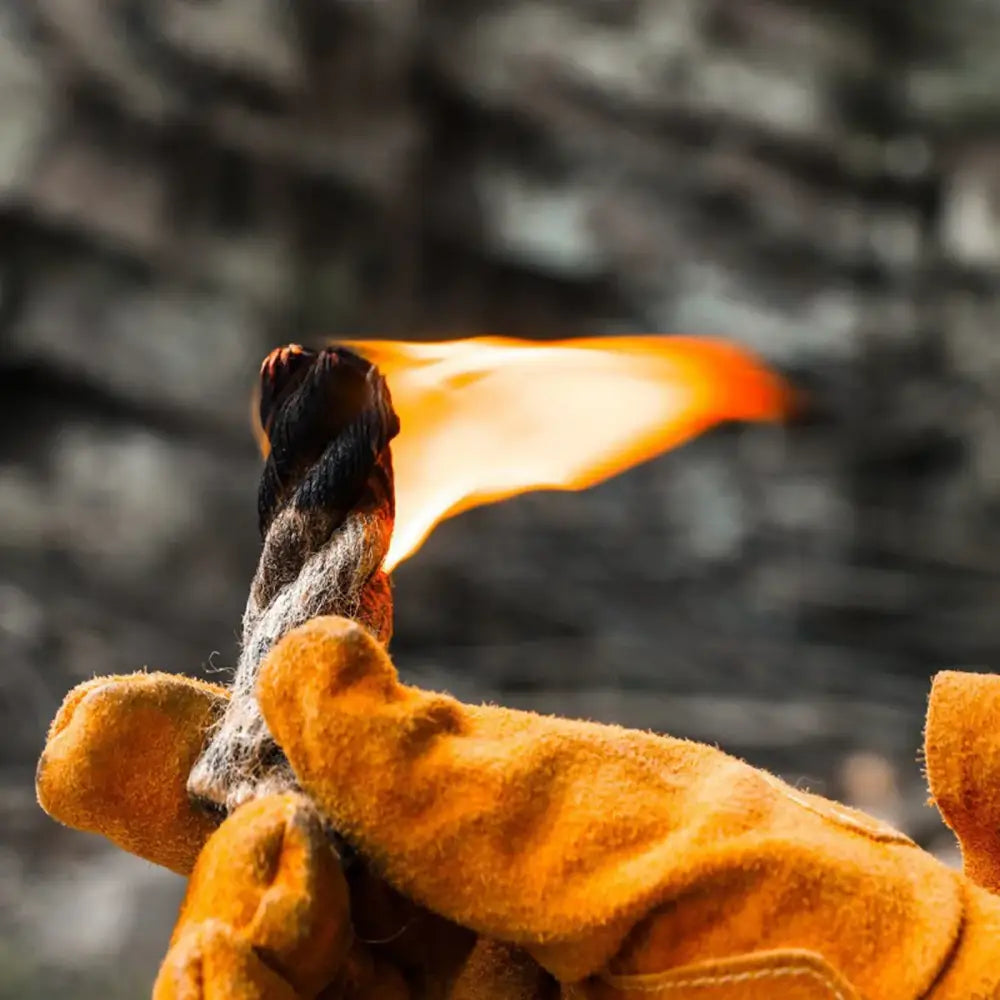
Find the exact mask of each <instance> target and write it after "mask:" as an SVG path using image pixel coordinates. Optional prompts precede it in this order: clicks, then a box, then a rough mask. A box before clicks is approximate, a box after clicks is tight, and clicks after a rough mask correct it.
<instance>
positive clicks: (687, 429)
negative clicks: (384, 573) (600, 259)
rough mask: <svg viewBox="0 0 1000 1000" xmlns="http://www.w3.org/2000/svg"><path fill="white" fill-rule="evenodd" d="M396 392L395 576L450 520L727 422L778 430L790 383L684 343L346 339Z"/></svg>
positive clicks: (639, 458)
mask: <svg viewBox="0 0 1000 1000" xmlns="http://www.w3.org/2000/svg"><path fill="white" fill-rule="evenodd" d="M342 343H344V346H345V347H348V348H350V349H352V350H354V351H356V352H357V353H359V354H361V355H363V356H364V357H366V358H368V359H369V360H370V361H372V362H374V363H375V364H376V365H377V366H378V367H379V369H380V370H381V372H382V374H383V375H384V376H385V378H386V380H387V381H388V383H389V389H390V391H391V393H392V401H393V406H394V408H395V410H396V412H397V413H398V414H399V418H400V424H401V428H402V429H401V431H400V433H399V437H398V438H397V439H396V440H395V442H394V443H393V446H392V451H393V466H394V470H395V482H396V527H395V532H394V534H393V539H392V545H391V547H390V549H389V554H388V557H387V559H386V569H387V570H392V569H394V568H395V567H396V566H398V565H399V563H401V562H402V561H403V560H404V559H406V558H407V557H409V556H411V555H413V553H414V552H416V551H417V549H419V548H420V546H421V545H422V544H423V542H424V541H425V540H426V538H427V536H428V535H429V534H430V533H431V531H432V530H433V529H434V527H435V526H436V525H437V524H439V523H440V522H441V521H443V520H445V519H446V518H449V517H453V516H454V515H455V514H458V513H460V512H461V511H464V510H468V509H470V508H471V507H477V506H480V505H481V504H486V503H491V502H494V501H497V500H502V499H505V498H507V497H511V496H515V495H517V494H520V493H525V492H528V491H530V490H541V489H555V490H581V489H585V488H586V487H588V486H593V485H595V484H596V483H599V482H602V481H603V480H605V479H608V478H609V477H611V476H614V475H616V474H617V473H619V472H623V471H624V470H625V469H628V468H631V467H632V466H634V465H637V464H638V463H640V462H643V461H645V460H646V459H649V458H652V457H654V456H655V455H658V454H660V453H661V452H664V451H666V450H668V449H669V448H673V447H676V446H677V445H679V444H682V443H683V442H685V441H687V440H689V439H690V438H692V437H694V436H696V435H697V434H699V433H701V432H702V431H704V430H706V429H707V428H708V427H710V426H712V425H713V424H716V423H719V422H721V421H725V420H777V419H780V418H781V417H782V416H784V415H785V414H786V413H787V412H788V410H789V406H790V400H791V393H790V390H789V389H788V387H787V385H786V384H785V383H784V382H783V381H782V380H781V379H780V378H779V377H778V376H776V375H774V374H773V373H771V372H769V371H768V370H767V369H766V368H764V367H763V366H762V365H761V364H760V363H759V362H757V361H756V360H754V359H753V358H752V357H751V356H750V355H748V354H747V353H746V352H744V351H742V350H740V349H739V348H737V347H735V346H733V345H731V344H728V343H725V342H722V341H718V340H706V339H695V338H689V337H655V336H650V337H603V338H592V339H591V338H588V339H582V340H565V341H559V342H537V341H520V340H511V339H507V338H501V337H477V338H473V339H471V340H453V341H445V342H442V343H430V344H428V343H409V342H406V343H404V342H395V341H375V340H373V341H346V342H342Z"/></svg>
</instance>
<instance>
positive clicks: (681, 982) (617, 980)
mask: <svg viewBox="0 0 1000 1000" xmlns="http://www.w3.org/2000/svg"><path fill="white" fill-rule="evenodd" d="M661 975H669V973H661ZM787 976H805V977H806V978H808V979H815V980H817V981H818V982H819V983H820V984H821V985H822V986H823V987H825V988H826V989H828V990H829V991H830V995H831V997H832V998H833V1000H850V996H849V994H847V993H845V992H844V991H843V990H842V989H841V988H840V986H839V985H838V984H837V983H836V982H834V980H833V979H832V978H830V977H829V976H828V975H826V973H824V972H822V971H821V970H819V969H813V968H808V967H804V966H787V967H785V968H782V969H758V970H755V971H753V972H728V973H723V974H721V975H717V976H713V975H701V976H694V977H692V978H690V979H674V980H670V981H660V982H653V981H646V982H643V981H641V980H640V981H638V982H636V981H635V980H632V981H630V979H631V977H629V976H606V977H604V978H605V982H607V983H608V985H610V986H613V987H615V986H617V987H622V988H625V989H629V990H637V991H639V992H644V993H652V992H653V991H654V990H664V991H666V990H678V989H684V988H687V987H693V988H695V989H698V988H700V987H702V986H726V985H732V984H734V983H746V982H752V981H754V980H762V979H777V978H780V977H787ZM643 978H645V977H643Z"/></svg>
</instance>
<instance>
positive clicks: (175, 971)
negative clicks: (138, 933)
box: [154, 793, 352, 1000]
mask: <svg viewBox="0 0 1000 1000" xmlns="http://www.w3.org/2000/svg"><path fill="white" fill-rule="evenodd" d="M351 942H352V931H351V921H350V904H349V902H348V892H347V884H346V882H345V881H344V876H343V873H342V872H341V870H340V863H339V859H338V858H337V856H336V854H335V853H334V851H333V849H332V847H331V846H330V843H329V841H328V840H327V837H326V833H325V831H324V829H323V825H322V823H321V822H320V819H319V817H318V816H317V814H316V812H315V810H314V809H313V807H312V806H311V805H310V804H309V803H308V802H307V801H306V800H305V799H304V798H303V797H302V796H300V795H297V794H294V793H288V794H285V795H275V796H268V797H266V798H263V799H259V800H257V801H254V802H250V803H248V804H247V805H245V806H242V807H241V808H240V809H238V810H236V812H234V813H233V814H232V816H230V817H229V818H228V819H227V820H226V821H225V823H223V824H222V826H220V827H219V829H218V830H217V831H216V832H215V833H214V834H213V835H212V837H211V838H210V839H209V841H208V843H207V844H206V845H205V847H204V849H203V851H202V852H201V855H200V857H199V858H198V863H197V864H196V865H195V868H194V871H193V872H192V874H191V879H190V882H189V884H188V890H187V895H186V896H185V899H184V903H183V905H182V907H181V912H180V916H179V918H178V921H177V926H176V928H175V930H174V935H173V938H172V940H171V948H170V952H169V953H168V955H167V959H166V960H165V962H164V964H163V967H162V969H161V972H160V976H159V978H158V980H157V987H156V992H155V994H154V996H156V997H157V998H159V997H163V998H166V997H175V996H177V997H180V996H184V995H185V994H184V992H183V991H184V990H188V991H190V990H191V989H193V988H195V986H197V985H198V984H200V988H201V989H202V990H203V993H202V994H192V995H193V996H195V997H200V996H204V997H206V998H208V997H215V996H218V997H220V998H221V997H223V996H233V997H244V996H246V997H254V998H257V997H260V998H264V997H268V998H269V997H271V996H274V997H275V998H278V997H284V996H286V995H287V996H289V997H292V996H295V997H300V998H302V1000H310V998H312V997H315V996H316V995H317V994H318V993H319V992H320V991H321V990H323V989H325V988H326V987H327V986H328V985H329V984H330V983H331V982H333V981H334V980H335V979H336V978H337V976H338V975H339V974H340V972H341V968H342V966H343V964H344V960H345V958H346V956H347V954H348V949H349V948H350V945H351ZM279 983H281V984H284V985H283V987H282V989H280V990H279V988H278V986H277V985H276V984H279ZM192 984H194V985H192Z"/></svg>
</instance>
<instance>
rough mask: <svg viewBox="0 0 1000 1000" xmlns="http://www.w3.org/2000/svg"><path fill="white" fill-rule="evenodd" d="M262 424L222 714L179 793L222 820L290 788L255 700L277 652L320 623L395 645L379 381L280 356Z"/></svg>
mask: <svg viewBox="0 0 1000 1000" xmlns="http://www.w3.org/2000/svg"><path fill="white" fill-rule="evenodd" d="M260 421H261V427H262V429H263V432H264V434H265V435H266V443H267V446H268V448H269V451H268V456H267V462H266V464H265V467H264V471H263V473H262V476H261V481H260V488H259V491H258V510H259V518H260V528H261V535H262V537H263V548H262V551H261V557H260V561H259V563H258V566H257V572H256V574H255V575H254V579H253V583H252V585H251V588H250V596H249V598H248V600H247V606H246V610H245V612H244V615H243V636H242V643H241V652H240V657H239V660H238V663H237V667H236V672H235V674H234V677H233V684H232V688H231V696H230V701H229V705H228V707H227V709H226V711H225V713H224V714H223V716H222V717H221V719H220V720H219V722H218V723H217V725H216V727H215V729H214V730H213V732H212V733H211V734H210V738H209V741H208V744H207V746H206V748H205V751H204V752H203V754H202V755H201V757H200V758H199V760H198V762H197V763H196V765H195V767H194V768H193V770H192V772H191V775H190V778H189V781H188V791H189V793H190V794H191V796H192V798H194V799H195V800H196V801H198V802H201V803H203V804H205V805H206V806H209V807H212V808H216V809H219V810H221V811H224V812H230V811H232V810H233V809H235V808H236V807H237V806H238V805H240V804H241V803H243V802H245V801H247V800H249V799H252V798H255V797H257V796H260V795H264V794H270V793H273V792H280V791H286V790H288V789H291V788H294V787H295V779H294V776H293V774H292V772H291V769H290V767H289V766H288V763H287V761H286V760H285V759H284V756H283V754H282V753H281V751H280V749H279V748H278V747H277V745H276V744H275V742H274V740H273V739H272V737H271V735H270V733H269V732H268V730H267V726H266V724H265V722H264V719H263V718H262V716H261V713H260V708H259V706H258V705H257V700H256V698H255V695H254V691H255V687H256V682H257V675H258V673H259V671H260V665H261V663H262V661H263V659H264V657H265V656H266V655H267V653H268V651H269V650H270V649H271V648H272V647H273V646H274V644H275V643H276V642H278V640H280V639H281V638H282V636H284V635H285V634H286V633H288V632H289V631H290V630H292V629H294V628H296V627H297V626H299V625H302V624H303V623H305V622H306V621H308V620H309V619H311V618H314V617H316V616H318V615H330V614H335V615H341V616H342V617H345V618H352V619H354V620H355V621H357V622H359V623H360V624H361V625H363V626H364V627H365V628H367V629H368V630H369V631H370V632H371V633H372V634H373V635H374V636H375V637H376V638H378V639H379V640H380V641H381V642H383V643H387V642H388V641H389V638H390V636H391V634H392V592H391V589H390V585H389V579H388V576H387V575H386V573H385V572H384V571H383V570H382V563H383V561H384V559H385V556H386V553H387V552H388V549H389V541H390V538H391V536H392V528H393V517H394V513H395V500H394V493H393V480H392V458H391V452H390V449H389V442H390V441H391V440H392V438H393V437H395V435H396V434H397V433H398V431H399V421H398V418H397V417H396V414H395V412H394V410H393V409H392V401H391V398H390V395H389V390H388V387H387V386H386V384H385V381H384V379H383V378H382V376H381V375H380V374H379V373H378V370H377V369H376V368H375V367H374V366H372V365H371V364H369V363H368V362H367V361H365V360H364V359H362V358H360V357H358V356H357V355H356V354H353V353H352V352H350V351H347V350H345V349H344V348H339V347H333V348H326V349H324V350H323V351H320V352H314V351H309V350H305V349H303V348H300V347H297V346H292V347H286V348H280V349H278V350H276V351H273V352H272V353H271V354H270V355H269V356H268V358H267V359H266V360H265V361H264V364H263V365H262V367H261V377H260Z"/></svg>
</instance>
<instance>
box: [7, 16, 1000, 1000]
mask: <svg viewBox="0 0 1000 1000" xmlns="http://www.w3.org/2000/svg"><path fill="white" fill-rule="evenodd" d="M998 51H1000V2H997V0H949V2H947V3H945V2H943V0H925V2H924V3H921V4H904V3H901V2H899V0H856V2H850V0H839V2H834V0H824V2H822V3H821V2H818V0H815V2H808V0H743V2H740V3H733V2H732V0H292V2H289V0H285V2H281V0H197V2H196V0H158V2H157V0H115V2H111V0H104V2H101V0H32V2H30V3H29V2H28V0H0V413H2V420H0V996H2V997H8V996H9V997H12V998H13V997H17V998H18V1000H31V998H34V997H50V996H53V995H66V996H73V997H75V998H81V1000H83V998H88V997H102V998H104V997H107V998H118V997H121V998H125V997H129V998H139V997H142V996H145V995H147V993H148V988H149V984H150V982H151V980H152V976H153V974H154V970H155V967H156V963H157V961H158V959H159V957H160V956H161V954H162V952H163V950H164V946H165V943H166V940H167V936H168V933H169V927H170V924H171V921H172V919H173V916H174V912H175V907H176V903H177V900H178V898H179V894H180V892H181V890H182V885H181V883H180V881H179V880H177V879H174V878H172V877H169V876H166V875H163V874H162V873H160V872H158V871H156V870H154V869H153V868H152V867H151V866H148V865H145V864H143V863H140V862H138V861H135V860H133V859H130V858H128V857H126V856H124V855H121V854H119V853H117V852H114V851H111V850H109V849H107V848H106V847H105V846H104V845H103V844H101V843H98V842H95V841H92V840H91V839H90V838H87V837H84V836H82V835H76V834H71V833H67V832H65V831H62V830H60V829H59V828H57V827H56V826H55V825H54V824H53V823H51V822H50V821H49V820H47V819H46V818H45V817H44V816H43V815H41V813H40V812H39V810H38V809H37V807H36V805H35V803H34V798H33V789H32V778H33V768H34V763H35V760H36V758H37V755H38V752H39V749H40V747H41V743H42V739H43V732H44V729H45V726H46V725H47V723H48V721H49V719H50V718H51V716H52V714H53V712H54V711H55V709H56V707H57V705H58V703H59V701H60V699H61V697H62V695H63V694H64V693H65V691H66V690H67V689H68V688H69V687H70V686H71V685H72V684H74V683H76V682H77V681H80V680H82V679H85V678H87V677H90V676H92V675H93V674H94V673H98V672H112V671H130V670H133V669H135V668H137V667H139V666H142V665H144V664H148V665H150V666H153V667H159V668H164V669H169V670H183V671H188V672H193V673H198V674H204V673H205V672H206V671H221V670H224V669H225V668H227V667H228V666H230V665H231V664H232V663H233V661H234V649H235V637H236V630H237V624H238V619H239V615H240V612H241V609H242V605H243V601H244V598H245V593H246V587H247V583H248V580H249V578H250V575H251V573H252V570H253V566H254V563H255V560H256V553H257V544H258V542H257V538H256V532H255V513H254V490H255V479H256V474H257V459H256V456H255V453H254V449H253V446H252V442H251V439H250V434H249V431H248V411H249V390H250V387H251V385H252V383H253V380H254V376H255V372H256V368H257V365H258V364H259V361H260V359H261V358H262V357H263V355H264V354H265V353H266V352H267V350H268V349H269V348H270V347H272V346H274V345H276V344H278V343H282V342H287V341H289V340H295V339H298V340H304V341H306V342H316V341H317V340H321V339H323V338H324V337H328V336H336V335H338V334H340V335H344V334H350V335H362V334H364V335H384V336H390V337H401V336H410V337H428V338H429V337H434V338H438V337H441V336H446V335H448V336H450V335H469V334H470V333H477V332H500V333H509V334H514V335H522V336H531V337H553V336H558V335H567V334H584V333H591V332H602V333H606V332H618V331H621V332H651V331H657V332H686V333H704V334H721V335H725V336H728V337H731V338H734V339H736V340H738V341H741V342H743V343H745V344H747V345H749V346H751V347H752V348H753V349H755V350H756V351H758V352H760V353H761V354H762V355H763V356H764V357H765V358H766V359H768V360H769V361H770V362H772V363H773V364H775V365H777V366H779V367H780V368H781V369H782V370H784V371H786V372H788V373H789V374H791V375H792V376H793V377H794V378H795V379H796V380H797V381H798V383H799V384H800V385H801V386H803V387H804V388H807V389H808V390H809V391H810V392H811V394H812V399H813V402H814V411H813V414H812V417H811V419H810V420H809V421H808V422H806V423H804V424H802V425H800V426H797V427H794V428H791V429H788V430H781V429H773V428H761V427H755V428H730V429H726V430H721V431H719V432H716V433H713V434H712V435H710V436H708V437H706V438H703V439H701V440H699V441H697V442H696V443H694V444H692V445H690V446H688V447H685V448H684V449H682V450H681V451H679V452H676V453H674V454H671V455H667V456H665V457H664V458H662V459H660V460H658V461H656V462H654V463H651V464H649V465H647V466H645V467H642V468H640V469H638V470H635V471H634V472H633V473H630V474H629V475H627V476H624V477H622V478H620V479H618V480H615V481H613V482H611V483H608V484H606V485H604V486H602V487H599V488H597V489H595V490H592V491H590V492H588V493H584V494H579V495H534V496H529V497H525V498H522V499H520V500H517V501H515V502H511V503H508V504H505V505H501V506H498V507H494V508H490V509H485V510H481V511H477V512H473V513H471V514H468V515H465V516H463V517H461V518H459V519H457V520H456V521H454V522H451V523H450V524H448V525H446V526H445V527H443V528H442V529H441V530H440V531H438V532H437V533H436V535H435V536H434V537H433V539H432V540H431V541H430V543H429V544H428V545H427V547H426V548H425V549H424V550H423V551H422V552H421V553H420V555H419V556H418V557H417V558H416V559H415V560H413V561H412V562H411V563H407V564H405V565H404V566H403V567H402V569H401V570H400V572H399V573H398V579H397V636H396V639H395V640H394V645H393V649H394V652H395V655H396V657H397V660H398V663H399V665H400V667H401V669H402V671H403V672H404V674H405V675H406V676H407V677H409V678H410V679H412V680H415V681H417V682H419V683H422V684H425V685H430V686H439V687H444V688H448V689H450V690H452V691H453V692H455V693H456V694H458V695H461V696H463V697H467V698H491V699H499V700H503V701H505V702H507V703H510V704H515V705H524V706H533V707H537V708H539V709H542V710H544V711H553V712H562V713H567V714H572V715H582V716H589V717H594V718H601V719H608V720H617V721H623V722H626V723H630V724H634V725H638V726H644V727H651V728H660V729H665V730H669V731H671V732H674V733H677V734H679V735H680V734H686V735H691V736H694V737H697V738H701V739H705V740H710V741H717V742H719V743H721V744H722V745H723V746H725V747H726V748H728V749H731V750H733V751H734V752H737V753H740V754H742V755H744V756H746V757H747V758H749V759H750V760H751V761H753V762H754V763H758V764H761V765H764V766H768V767H772V768H774V769H776V770H778V771H780V772H781V773H782V774H784V775H786V776H788V777H789V778H791V779H792V780H794V781H796V782H800V783H802V784H805V785H808V786H809V787H812V788H814V789H816V790H818V791H821V792H827V793H829V794H833V795H837V796H840V797H843V798H846V799H849V800H851V801H853V802H856V803H859V804H861V805H862V806H864V807H865V808H868V809H871V810H873V811H876V812H880V813H882V814H883V815H887V816H889V817H890V818H891V819H893V820H894V821H895V822H897V823H899V824H901V825H903V826H905V827H906V828H907V829H908V830H910V831H911V832H912V833H913V834H914V835H915V836H917V837H918V838H919V839H920V840H921V841H922V842H924V843H925V844H928V845H929V846H931V847H932V848H934V849H935V850H938V851H939V852H941V853H943V854H946V855H947V854H948V853H949V852H950V851H951V847H950V840H949V839H948V838H947V837H946V836H945V835H944V834H943V832H942V830H941V828H940V827H939V826H938V825H937V824H936V822H935V820H934V814H933V812H932V811H931V810H929V809H926V808H925V807H924V805H923V797H924V789H923V784H922V780H921V775H920V770H919V766H918V763H917V750H918V746H919V743H920V730H921V722H922V714H923V706H924V702H925V697H926V693H927V689H928V683H929V678H930V676H931V675H932V674H933V672H934V671H936V670H938V669H940V668H943V667H964V668H969V669H981V668H988V667H989V666H990V664H991V662H992V660H993V657H994V651H995V650H996V649H997V648H998V647H1000V615H998V614H997V607H998V605H1000V517H998V513H1000V419H998V417H1000V414H998V412H997V411H998V408H1000V407H998V404H1000V386H998V375H1000V339H998V335H997V331H996V329H995V323H996V321H997V317H998V315H1000V312H998V307H1000V280H998V279H1000V226H998V219H1000V62H998V60H997V53H998Z"/></svg>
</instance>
